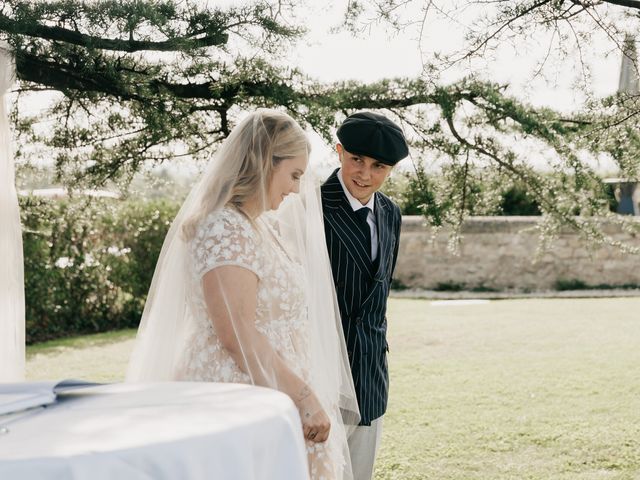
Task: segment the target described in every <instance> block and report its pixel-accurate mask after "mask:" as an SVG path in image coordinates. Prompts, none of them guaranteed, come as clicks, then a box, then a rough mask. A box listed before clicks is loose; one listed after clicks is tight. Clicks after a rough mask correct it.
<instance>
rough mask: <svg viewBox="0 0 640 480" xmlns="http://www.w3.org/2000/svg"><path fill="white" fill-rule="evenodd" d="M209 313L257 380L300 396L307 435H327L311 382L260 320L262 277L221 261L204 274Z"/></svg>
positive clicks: (222, 339)
mask: <svg viewBox="0 0 640 480" xmlns="http://www.w3.org/2000/svg"><path fill="white" fill-rule="evenodd" d="M203 290H204V298H205V302H206V304H207V310H208V313H209V318H210V320H211V322H212V324H213V328H214V330H215V332H216V335H217V336H218V339H219V340H220V343H221V344H222V346H223V347H224V348H225V349H226V350H227V351H228V352H229V355H230V356H231V358H232V359H233V360H234V361H235V362H236V364H237V365H238V367H239V368H240V369H241V370H242V371H243V372H245V373H246V374H248V375H249V376H250V377H251V380H252V381H253V383H254V384H255V385H260V386H265V387H270V388H274V389H277V390H280V391H282V392H284V393H286V394H287V395H289V397H291V399H292V400H293V401H294V403H295V404H296V406H297V407H298V410H299V411H300V416H301V418H302V423H303V427H304V433H305V437H306V436H307V435H308V433H309V432H311V431H313V432H317V435H316V437H315V438H314V440H315V441H324V440H326V438H327V437H328V433H329V419H328V417H327V416H326V414H325V412H324V410H323V409H322V406H321V405H320V402H319V401H318V399H317V397H316V395H315V394H314V393H313V391H312V390H311V388H310V387H309V385H307V383H306V382H305V381H304V380H303V379H302V378H300V377H299V376H298V375H296V373H295V372H293V370H291V369H290V368H289V367H288V366H287V364H286V363H285V362H284V360H283V359H282V357H281V356H280V355H279V354H278V352H277V351H276V350H275V349H274V348H273V346H272V345H271V344H270V343H269V341H268V339H267V338H266V337H265V336H264V335H263V334H262V333H260V332H259V331H258V329H257V328H256V326H255V319H256V308H257V294H258V277H257V276H256V275H255V274H254V273H252V272H251V271H249V270H247V269H246V268H242V267H239V266H234V265H226V266H219V267H216V268H214V269H213V270H210V271H209V272H207V273H206V274H205V275H204V276H203Z"/></svg>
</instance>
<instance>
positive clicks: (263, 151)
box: [126, 110, 359, 478]
mask: <svg viewBox="0 0 640 480" xmlns="http://www.w3.org/2000/svg"><path fill="white" fill-rule="evenodd" d="M283 117H286V118H288V119H289V120H290V121H291V124H289V125H288V126H286V127H281V126H280V127H274V128H276V130H275V132H274V131H270V132H271V133H269V134H268V135H264V132H265V131H267V130H269V129H270V128H272V127H269V125H270V123H269V122H273V121H274V119H278V118H279V119H280V120H278V121H282V118H283ZM285 123H286V120H285ZM292 125H293V126H292ZM287 129H294V130H296V129H297V130H298V131H299V133H301V134H302V135H298V140H297V142H298V143H295V142H294V141H293V140H291V141H283V142H282V145H281V147H278V148H280V150H278V151H275V150H273V151H272V150H270V148H271V145H270V143H274V144H278V145H279V143H278V142H276V141H275V140H273V138H275V137H277V136H278V135H281V136H287V134H283V133H282V131H284V130H287ZM299 137H302V138H303V139H304V146H303V147H304V152H305V155H306V154H307V149H308V141H307V140H306V137H305V136H304V132H302V130H301V129H300V127H299V126H298V125H297V124H295V122H293V120H292V119H290V117H288V116H286V115H284V114H281V113H278V112H274V111H272V110H258V111H257V112H254V113H252V114H250V115H249V116H248V117H247V118H246V119H244V120H243V121H242V122H240V124H238V126H236V128H235V129H234V130H233V131H232V132H231V134H230V135H229V137H228V138H227V139H226V140H225V142H224V143H223V144H222V146H221V147H220V148H219V150H218V151H217V152H216V155H215V157H214V158H213V159H212V160H211V162H210V163H209V165H208V166H207V168H206V170H205V172H204V173H203V174H202V176H201V178H200V180H199V181H198V182H197V183H196V185H195V186H194V187H193V188H192V190H191V193H190V194H189V196H188V197H187V199H186V200H185V202H184V204H183V206H182V207H181V209H180V211H179V212H178V215H177V216H176V218H175V219H174V221H173V223H172V225H171V228H170V230H169V233H168V234H167V237H166V238H165V242H164V244H163V247H162V251H161V253H160V257H159V259H158V263H157V265H156V270H155V273H154V277H153V281H152V284H151V288H150V290H149V295H148V297H147V302H146V305H145V309H144V312H143V316H142V320H141V323H140V328H139V330H138V336H137V339H136V344H135V346H134V350H133V354H132V357H131V361H130V363H129V368H128V371H127V376H126V379H127V381H164V380H175V379H176V377H178V378H179V375H176V371H177V369H179V368H178V367H179V365H180V362H181V358H182V355H183V354H184V351H185V349H186V348H189V340H188V339H193V338H196V341H197V336H196V337H193V332H194V330H195V331H198V328H199V327H197V324H198V321H199V320H198V318H199V316H198V314H197V312H198V311H199V310H198V302H199V300H198V299H195V300H194V295H193V291H194V290H198V289H200V290H201V289H202V281H197V282H194V280H193V277H194V275H193V273H194V269H193V249H192V248H193V245H194V242H195V241H202V243H203V244H206V245H208V247H207V248H208V249H209V250H212V251H215V250H216V249H217V250H218V251H219V250H220V249H221V248H220V247H222V249H224V248H226V247H228V246H229V243H228V241H229V237H216V235H215V232H213V234H211V235H209V234H207V235H204V236H203V235H201V236H199V237H198V234H197V233H196V234H193V230H194V229H196V232H197V231H199V230H197V228H198V225H201V224H202V220H203V219H206V218H208V216H209V215H212V214H214V215H215V214H216V212H220V211H221V210H222V209H223V208H224V207H225V206H228V205H230V204H231V205H234V196H233V191H235V189H236V188H237V185H239V184H242V185H244V188H246V189H255V192H253V193H255V194H256V196H257V197H262V198H263V199H264V201H263V203H265V204H266V202H268V201H269V200H268V197H269V192H268V188H267V184H268V177H269V175H268V172H267V171H268V168H267V167H265V166H264V165H265V163H264V162H265V159H268V161H269V162H271V159H272V158H276V157H281V156H284V157H285V158H286V157H287V156H288V155H290V154H291V152H293V151H300V145H299V142H300V139H299ZM264 138H267V140H264ZM287 138H288V137H287ZM287 142H288V143H287ZM274 148H276V147H274ZM310 170H311V169H310V168H308V169H307V172H306V173H305V174H304V175H303V176H302V179H301V183H300V194H299V195H289V196H288V197H287V198H286V199H285V201H284V202H283V203H282V205H281V206H280V208H278V209H277V210H269V209H268V208H267V209H266V210H267V211H265V212H264V213H262V214H261V215H259V216H258V217H257V218H255V219H254V220H253V222H254V223H255V226H256V227H258V228H257V231H259V230H260V227H259V225H269V226H273V227H274V231H277V232H279V238H280V240H281V241H282V244H283V245H286V250H287V251H288V253H289V254H290V255H291V257H293V258H297V259H298V260H299V261H300V262H301V263H302V267H303V268H302V271H303V274H302V275H303V283H304V285H303V291H304V303H305V312H308V315H307V319H308V322H307V327H305V328H306V329H307V330H306V333H305V335H306V338H307V339H308V340H309V342H308V347H307V349H308V351H306V352H305V354H306V358H308V361H309V363H310V365H309V378H308V379H307V380H305V381H307V384H308V385H309V387H310V388H311V389H312V391H313V393H314V394H315V396H316V397H317V399H318V401H319V403H320V404H322V408H324V410H325V411H327V412H329V411H331V412H333V413H334V414H337V415H336V416H334V417H333V420H332V427H331V432H332V435H333V432H335V434H336V435H339V434H342V435H344V432H345V430H347V431H348V430H349V429H350V428H351V427H352V426H355V425H357V424H358V421H359V412H358V405H357V400H356V396H355V390H354V386H353V380H352V378H351V372H350V369H349V363H348V357H347V352H346V346H345V343H344V337H343V334H342V324H341V321H340V315H339V309H338V304H337V299H336V295H335V291H334V286H333V279H332V275H331V267H330V262H329V257H328V253H327V250H326V244H325V235H324V222H323V217H322V209H321V205H322V204H321V202H320V192H319V188H318V185H317V184H316V182H315V180H314V176H313V173H312V172H310ZM255 172H262V173H258V175H262V176H263V178H261V179H260V180H259V181H258V182H257V183H255V182H254V183H250V182H251V178H254V179H255ZM265 172H267V173H265ZM240 210H241V209H240ZM234 228H235V227H234V226H233V225H230V226H229V227H228V230H229V231H232V230H233V229H234ZM249 230H252V229H249ZM188 232H191V234H190V233H188ZM240 233H242V234H243V235H244V237H238V238H241V239H245V238H249V237H250V236H251V235H252V234H251V233H247V231H246V229H245V230H242V231H241V232H240ZM190 235H191V236H190ZM258 237H259V235H258ZM263 240H264V238H263ZM234 241H235V240H234ZM225 242H227V243H225ZM232 242H233V241H232ZM231 246H232V249H235V251H240V252H241V251H243V249H244V248H245V247H244V246H243V245H239V244H235V243H234V244H232V245H231ZM218 270H219V269H216V270H213V272H216V271H218ZM210 271H211V270H210ZM196 278H202V277H198V276H196ZM240 289H241V287H240ZM200 290H199V291H200ZM238 290H239V289H238V288H237V287H232V286H230V285H228V284H226V283H225V282H224V280H220V279H219V280H218V284H217V290H216V292H217V293H216V294H219V300H217V301H216V304H217V306H218V308H219V309H220V310H222V313H221V314H220V316H221V317H227V318H226V319H225V320H224V322H225V328H226V329H227V330H229V331H230V333H229V331H225V332H222V331H221V330H222V329H221V328H220V329H219V324H216V321H211V322H207V325H205V326H204V329H213V330H214V331H216V335H218V336H219V338H220V336H221V335H226V336H227V337H229V336H231V337H233V342H232V343H233V344H234V348H233V349H229V352H230V354H231V356H232V357H233V360H234V362H235V364H236V365H237V366H238V367H239V368H240V369H241V370H242V371H243V375H244V377H243V378H244V380H243V381H246V382H249V383H253V384H256V385H260V386H267V387H270V388H274V389H277V390H281V391H283V392H285V393H287V394H289V396H291V397H292V398H293V397H294V396H295V395H291V392H292V390H293V388H292V383H291V375H288V374H287V375H283V374H282V371H283V368H282V359H283V358H284V357H283V356H282V355H280V352H277V351H274V350H273V349H272V348H271V347H270V346H269V345H268V343H267V342H261V340H260V339H259V340H258V341H257V342H256V335H255V334H254V335H253V336H251V335H249V334H247V330H251V329H252V328H257V327H255V326H250V327H249V328H247V325H246V322H244V319H243V318H239V317H241V315H240V314H238V313H237V312H236V311H235V310H234V309H233V308H231V307H230V306H229V305H232V304H233V301H232V300H230V299H231V298H232V297H234V296H235V297H237V296H238ZM220 292H221V293H220ZM216 298H218V297H216ZM207 301H208V300H207ZM276 303H277V302H276ZM254 312H255V310H254ZM266 315H275V316H273V317H271V318H273V319H275V320H278V318H279V317H278V315H279V314H277V313H267V314H266ZM227 323H228V324H230V325H231V326H230V327H229V326H227ZM213 324H215V325H213ZM204 335H205V332H203V333H202V335H200V336H204ZM257 336H258V337H259V336H260V334H258V335H257ZM225 348H228V347H226V346H225ZM234 355H235V356H234ZM289 366H290V365H289ZM287 369H288V367H287V366H285V367H284V370H287ZM234 381H238V380H234ZM296 385H298V384H297V383H296ZM296 388H297V387H296ZM294 401H295V399H294ZM314 405H315V404H314ZM299 408H300V407H299ZM340 412H342V415H340ZM311 413H313V412H311ZM336 417H337V418H336ZM334 421H335V422H336V423H333V422H334ZM334 427H335V428H334ZM342 438H344V437H342ZM338 448H340V449H341V450H342V452H341V454H340V455H341V460H340V461H342V462H345V463H344V464H343V465H338V466H337V467H338V468H339V469H342V467H343V466H345V467H346V468H344V471H343V473H344V476H343V475H339V476H338V477H337V478H350V467H349V458H348V451H347V445H346V439H345V440H344V442H343V443H342V445H340V446H339V447H338Z"/></svg>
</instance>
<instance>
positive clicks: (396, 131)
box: [337, 112, 409, 165]
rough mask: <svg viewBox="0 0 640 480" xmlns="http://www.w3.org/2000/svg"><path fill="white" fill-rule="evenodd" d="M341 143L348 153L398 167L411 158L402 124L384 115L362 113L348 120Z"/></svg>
mask: <svg viewBox="0 0 640 480" xmlns="http://www.w3.org/2000/svg"><path fill="white" fill-rule="evenodd" d="M337 134H338V140H340V143H341V144H342V146H343V147H344V149H345V150H346V151H347V152H350V153H355V154H358V155H365V156H367V157H371V158H375V159H376V160H378V161H380V162H382V163H386V164H387V165H395V164H396V163H398V162H399V161H400V160H402V159H403V158H404V157H406V156H407V155H409V147H407V141H406V140H405V138H404V135H403V134H402V130H401V129H400V127H399V126H398V125H396V124H395V123H394V122H392V121H391V120H389V119H388V118H387V117H385V116H384V115H381V114H379V113H374V112H358V113H354V114H353V115H349V116H348V117H347V118H345V120H344V122H342V125H340V127H339V128H338V132H337Z"/></svg>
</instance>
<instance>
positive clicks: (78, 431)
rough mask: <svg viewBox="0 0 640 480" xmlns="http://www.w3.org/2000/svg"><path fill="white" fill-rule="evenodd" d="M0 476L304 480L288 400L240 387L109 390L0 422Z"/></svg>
mask: <svg viewBox="0 0 640 480" xmlns="http://www.w3.org/2000/svg"><path fill="white" fill-rule="evenodd" d="M0 427H2V432H3V433H1V434H0V479H2V480H5V479H7V480H8V479H20V480H22V479H43V480H44V479H54V478H55V479H74V480H75V479H91V480H101V479H132V480H137V479H145V480H149V479H167V480H169V479H171V480H181V479H194V480H198V479H229V480H232V479H233V480H235V479H238V480H240V479H256V480H257V479H265V480H266V479H269V480H271V479H279V480H280V479H282V480H287V479H291V480H294V479H295V480H298V479H308V467H307V458H306V452H305V445H304V439H303V435H302V428H301V424H300V418H299V416H298V412H297V410H296V408H295V406H294V404H293V402H292V401H291V400H290V399H289V397H287V396H286V395H284V394H282V393H280V392H277V391H275V390H270V389H266V388H260V387H253V386H249V385H238V384H220V383H187V382H168V383H155V384H153V383H152V384H111V385H102V386H95V387H90V388H85V389H80V390H77V391H75V392H73V393H71V394H67V395H64V396H60V397H59V398H58V400H57V401H56V403H54V404H52V405H50V406H48V407H46V408H36V409H32V410H27V411H25V412H21V413H17V414H13V415H8V416H7V415H5V416H1V417H0Z"/></svg>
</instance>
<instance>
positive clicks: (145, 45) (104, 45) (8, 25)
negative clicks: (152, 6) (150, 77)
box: [0, 14, 229, 53]
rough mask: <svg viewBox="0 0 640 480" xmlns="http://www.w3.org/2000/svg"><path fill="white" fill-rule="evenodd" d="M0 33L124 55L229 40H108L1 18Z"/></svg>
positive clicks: (218, 35)
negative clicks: (117, 52) (122, 53)
mask: <svg viewBox="0 0 640 480" xmlns="http://www.w3.org/2000/svg"><path fill="white" fill-rule="evenodd" d="M0 30H1V31H3V32H7V33H11V34H15V35H26V36H28V37H36V38H41V39H43V40H52V41H59V42H64V43H67V44H72V45H78V46H81V47H87V48H95V49H100V50H115V51H122V52H128V53H133V52H140V51H160V52H181V51H185V50H191V49H195V48H201V47H211V46H222V45H225V44H226V43H227V40H228V38H229V35H228V34H227V33H226V31H225V30H226V28H220V29H219V30H218V31H216V32H214V33H209V34H208V35H206V36H204V37H201V38H191V37H190V36H185V37H176V38H171V39H169V40H165V41H163V42H152V41H141V40H132V39H129V40H120V39H110V38H101V37H96V36H93V35H86V34H84V33H80V32H77V31H74V30H69V29H66V28H62V27H50V26H47V25H41V24H39V23H35V22H25V21H22V22H18V21H16V20H13V19H11V18H9V17H7V16H6V15H2V14H0Z"/></svg>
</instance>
